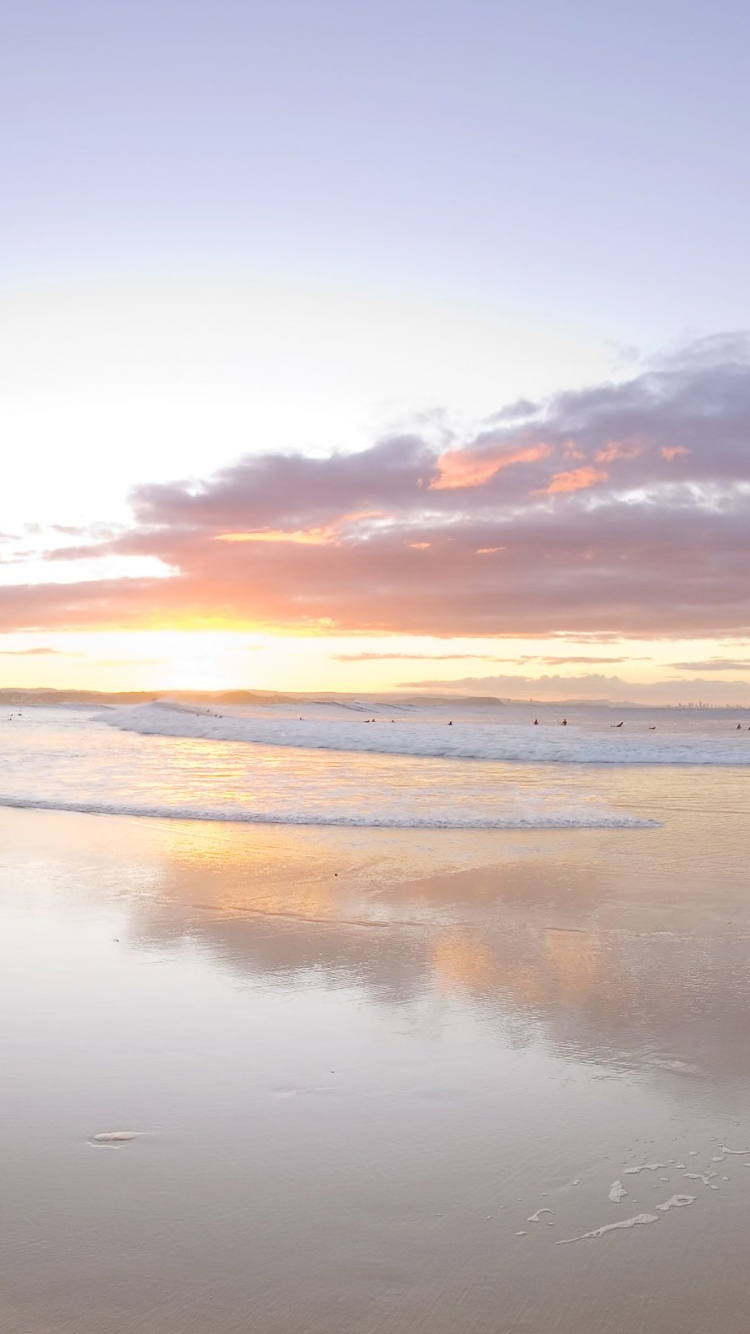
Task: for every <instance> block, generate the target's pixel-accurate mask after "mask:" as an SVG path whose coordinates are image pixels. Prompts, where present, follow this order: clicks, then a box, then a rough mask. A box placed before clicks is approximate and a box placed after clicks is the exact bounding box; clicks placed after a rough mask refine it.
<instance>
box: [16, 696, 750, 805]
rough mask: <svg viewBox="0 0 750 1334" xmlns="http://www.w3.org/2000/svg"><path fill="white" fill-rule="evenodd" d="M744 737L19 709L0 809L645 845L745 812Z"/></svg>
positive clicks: (444, 713)
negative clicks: (615, 837) (695, 809)
mask: <svg viewBox="0 0 750 1334" xmlns="http://www.w3.org/2000/svg"><path fill="white" fill-rule="evenodd" d="M709 713H710V716H709ZM535 717H536V718H537V724H536V725H535V724H534V718H535ZM563 717H565V724H566V725H565V726H563ZM619 722H622V724H623V725H622V727H619V726H618V723H619ZM748 722H750V718H745V717H743V719H742V722H741V724H740V727H741V730H740V731H737V723H736V720H735V719H734V718H730V717H729V716H728V715H727V713H726V711H716V712H715V713H714V712H713V711H707V712H706V714H705V716H699V714H698V713H697V712H696V714H695V715H692V714H688V713H687V711H685V712H684V713H682V712H681V711H676V710H627V711H624V712H623V711H618V710H617V709H612V708H606V707H605V708H593V707H588V708H587V707H585V706H576V707H575V708H571V711H570V714H569V716H565V715H564V711H563V710H561V709H560V707H559V706H521V705H516V706H512V707H511V706H508V707H507V708H500V707H498V706H483V705H481V704H474V705H472V704H467V703H465V702H461V701H456V702H451V703H450V704H448V703H443V704H433V703H422V704H414V703H411V704H399V703H398V702H394V701H393V700H386V701H381V702H379V703H378V702H373V701H372V700H363V701H355V700H347V701H341V700H330V699H328V700H322V701H318V702H315V701H312V700H310V699H309V698H300V699H298V700H293V701H291V702H288V703H285V704H283V705H279V704H275V705H264V706H252V707H240V706H232V707H229V706H220V705H210V706H206V705H204V704H201V705H198V704H195V705H193V704H186V703H185V702H184V701H175V700H169V699H165V700H162V701H158V702H155V703H149V704H139V705H133V706H127V707H121V706H117V707H111V706H110V707H106V706H102V705H100V706H97V707H88V706H87V707H80V706H70V705H58V706H45V707H41V706H24V707H23V708H16V709H8V710H6V711H4V712H3V715H2V716H0V806H9V807H19V808H35V809H46V810H59V811H70V812H82V813H93V814H97V813H98V814H107V815H120V816H129V817H136V818H142V817H150V818H157V819H182V820H213V821H228V822H234V823H245V824H256V825H263V824H269V825H270V824H290V825H324V826H325V825H330V826H341V827H349V826H350V827H365V828H393V829H397V828H415V829H474V830H478V831H479V830H485V829H507V830H513V829H540V830H541V829H592V830H595V829H610V828H614V829H617V828H619V829H623V830H638V829H642V830H647V829H648V828H649V827H652V826H654V825H656V824H659V823H661V822H663V819H664V809H665V801H666V802H667V805H668V802H669V801H679V802H680V803H682V804H683V806H684V803H686V802H687V804H688V805H690V804H691V803H692V804H695V803H696V802H702V801H705V799H706V798H707V794H709V793H711V794H713V795H712V797H711V799H712V801H714V802H716V801H718V802H719V803H720V804H721V803H723V804H724V805H725V806H726V803H727V802H728V801H730V802H731V803H734V804H735V805H736V803H737V801H738V800H739V801H740V803H741V806H742V810H743V811H744V809H745V805H746V804H747V803H746V798H745V794H746V792H747V786H746V784H747V779H748V776H750V769H749V768H748V766H750V731H748V730H747V729H748ZM649 772H650V773H651V774H653V775H654V777H656V775H661V777H660V778H659V783H658V785H657V786H655V785H654V782H649V780H648V779H647V778H646V779H644V775H645V774H647V773H649ZM730 778H731V784H730V785H728V784H729V783H730ZM730 787H731V796H728V795H727V794H728V793H730ZM657 788H658V790H657ZM665 794H666V797H665Z"/></svg>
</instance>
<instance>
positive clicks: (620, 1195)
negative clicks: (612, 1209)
mask: <svg viewBox="0 0 750 1334" xmlns="http://www.w3.org/2000/svg"><path fill="white" fill-rule="evenodd" d="M627 1194H628V1191H626V1189H625V1187H624V1186H623V1184H622V1182H621V1181H613V1182H612V1185H611V1186H610V1188H609V1198H610V1200H611V1201H612V1203H613V1204H619V1203H620V1201H621V1200H624V1199H625V1196H626V1195H627Z"/></svg>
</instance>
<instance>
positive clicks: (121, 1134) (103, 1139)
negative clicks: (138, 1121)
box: [91, 1130, 140, 1144]
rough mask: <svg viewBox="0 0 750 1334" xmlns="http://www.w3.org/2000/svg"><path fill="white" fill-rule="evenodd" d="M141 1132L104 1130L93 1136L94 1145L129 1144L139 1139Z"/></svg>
mask: <svg viewBox="0 0 750 1334" xmlns="http://www.w3.org/2000/svg"><path fill="white" fill-rule="evenodd" d="M139 1134H140V1132H139V1131H138V1130H102V1131H101V1132H100V1133H99V1134H98V1135H92V1136H91V1143H92V1144H127V1142H128V1141H129V1140H131V1139H137V1138H138V1136H139Z"/></svg>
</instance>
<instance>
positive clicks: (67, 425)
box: [0, 0, 750, 703]
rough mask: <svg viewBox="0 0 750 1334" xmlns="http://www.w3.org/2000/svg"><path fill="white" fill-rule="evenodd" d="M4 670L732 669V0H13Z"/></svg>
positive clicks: (739, 524) (735, 145)
mask: <svg viewBox="0 0 750 1334" xmlns="http://www.w3.org/2000/svg"><path fill="white" fill-rule="evenodd" d="M2 37H3V40H2V56H0V62H1V63H2V68H1V69H0V76H1V77H0V125H1V126H2V130H1V131H0V137H1V138H2V174H3V187H4V188H3V195H4V207H3V209H2V210H0V288H1V291H0V297H1V304H0V366H1V367H2V371H1V372H0V374H1V376H2V395H1V396H0V432H1V434H0V440H1V441H2V444H1V445H0V686H3V685H14V686H17V685H29V686H35V685H59V686H63V687H71V686H83V687H93V688H102V689H168V688H169V687H175V688H178V687H179V688H198V687H205V688H214V687H216V688H222V687H230V686H231V687H247V688H253V687H262V688H282V689H290V690H294V689H314V690H320V689H325V688H331V689H350V690H354V691H358V690H368V689H384V688H391V687H393V688H395V687H398V686H401V685H407V686H409V688H412V687H413V686H417V685H418V686H419V687H420V688H421V687H422V685H423V684H424V683H427V684H430V683H435V684H437V685H439V688H440V689H449V688H458V689H461V690H470V691H472V692H480V693H493V694H500V695H504V696H516V697H528V696H529V695H532V694H533V695H534V696H535V697H540V698H541V697H545V696H546V697H550V698H569V697H584V696H586V697H609V698H615V699H625V698H632V699H638V700H647V699H649V700H651V699H652V700H654V701H657V700H658V701H665V702H676V701H678V700H694V699H698V698H701V699H713V700H716V701H719V702H732V703H733V702H750V577H749V572H750V339H748V337H747V335H746V333H745V330H746V329H748V328H749V327H750V313H749V301H750V290H749V289H750V272H749V270H748V265H747V261H746V249H747V236H748V234H750V175H749V173H748V168H747V155H746V152H745V145H746V143H747V136H748V131H749V130H750V125H749V124H748V122H749V121H750V115H749V113H748V101H747V94H746V88H747V80H748V75H749V74H750V70H749V69H748V66H749V65H750V57H749V56H748V51H750V11H749V10H748V8H747V6H746V5H742V4H740V3H731V2H727V3H718V4H716V3H714V4H710V5H709V4H708V3H695V2H691V0H680V2H677V0H675V3H668V2H667V0H649V3H645V2H643V3H642V2H641V0H633V2H631V3H629V4H627V5H625V4H622V5H616V4H614V5H602V4H600V3H593V2H592V3H588V2H584V0H570V2H569V3H566V4H564V5H563V4H560V3H558V0H544V2H543V0H529V3H526V4H524V5H520V4H516V3H512V4H511V3H505V0H484V2H482V0H462V2H461V3H460V4H459V3H457V2H456V0H450V2H448V0H399V2H398V3H393V2H392V0H378V3H377V4H371V5H366V4H363V3H359V2H358V0H315V3H311V2H310V0H306V2H305V3H300V2H295V3H292V2H290V0H278V2H277V3H275V4H273V5H269V4H267V3H254V2H253V0H211V3H203V2H200V3H198V2H197V0H180V3H176V0H162V2H161V3H159V4H153V3H151V0H149V3H144V0H129V3H128V4H127V5H124V4H120V3H119V0H118V2H117V3H115V0H89V3H83V0H67V2H66V3H65V4H64V5H61V4H59V3H58V0H23V3H20V2H19V0H8V3H6V4H5V5H4V6H3V34H2Z"/></svg>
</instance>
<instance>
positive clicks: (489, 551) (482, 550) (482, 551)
mask: <svg viewBox="0 0 750 1334" xmlns="http://www.w3.org/2000/svg"><path fill="white" fill-rule="evenodd" d="M496 551H505V547H479V548H478V550H477V555H478V556H494V554H495V552H496Z"/></svg>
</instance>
